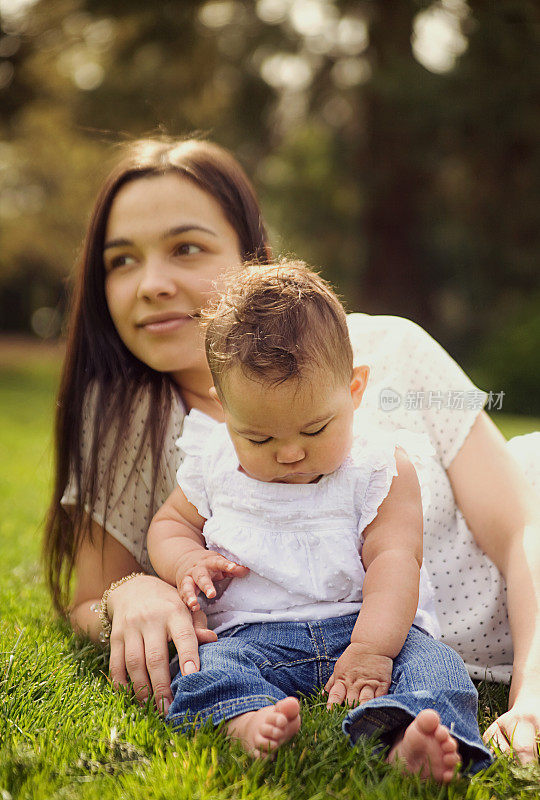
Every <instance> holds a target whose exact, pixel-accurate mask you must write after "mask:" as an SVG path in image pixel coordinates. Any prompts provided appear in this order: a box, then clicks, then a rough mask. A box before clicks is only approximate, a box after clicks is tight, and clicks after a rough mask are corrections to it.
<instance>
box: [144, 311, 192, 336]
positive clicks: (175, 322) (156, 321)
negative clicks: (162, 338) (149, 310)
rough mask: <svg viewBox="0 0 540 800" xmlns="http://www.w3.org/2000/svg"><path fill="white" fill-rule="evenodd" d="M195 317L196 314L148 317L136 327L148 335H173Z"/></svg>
mask: <svg viewBox="0 0 540 800" xmlns="http://www.w3.org/2000/svg"><path fill="white" fill-rule="evenodd" d="M197 317H198V314H197V315H195V314H193V315H190V314H181V315H176V314H175V315H174V316H163V317H149V318H148V319H147V320H143V321H142V322H140V323H139V324H138V326H137V327H139V328H144V330H145V331H147V332H148V333H173V332H174V331H177V330H179V329H180V328H182V327H183V326H184V325H187V323H188V322H192V321H193V320H194V319H196V318H197Z"/></svg>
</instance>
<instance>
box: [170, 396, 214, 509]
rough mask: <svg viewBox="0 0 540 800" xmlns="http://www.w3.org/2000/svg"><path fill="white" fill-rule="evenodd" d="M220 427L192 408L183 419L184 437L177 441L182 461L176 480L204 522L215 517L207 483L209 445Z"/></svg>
mask: <svg viewBox="0 0 540 800" xmlns="http://www.w3.org/2000/svg"><path fill="white" fill-rule="evenodd" d="M217 425H218V423H217V422H215V420H213V419H211V417H208V416H206V414H203V413H202V412H200V411H197V410H196V409H192V410H191V411H190V412H189V414H188V416H187V417H186V418H185V420H184V427H183V430H182V435H181V436H180V438H179V439H177V441H176V446H177V447H178V449H179V450H180V457H181V458H182V463H181V464H180V466H179V468H178V471H177V473H176V481H177V483H178V485H179V486H180V488H181V489H182V491H183V492H184V494H185V496H186V497H187V499H188V500H189V502H190V503H192V505H194V506H195V508H196V509H197V511H198V512H199V514H200V515H201V517H204V518H205V519H208V518H209V517H211V516H212V514H211V511H210V503H209V499H208V491H207V480H206V470H207V461H208V442H209V440H210V437H211V436H212V433H213V432H214V431H215V430H216V426H217Z"/></svg>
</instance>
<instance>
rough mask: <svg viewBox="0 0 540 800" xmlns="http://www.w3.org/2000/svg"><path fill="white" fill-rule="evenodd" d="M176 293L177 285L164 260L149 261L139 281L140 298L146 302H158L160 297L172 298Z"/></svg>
mask: <svg viewBox="0 0 540 800" xmlns="http://www.w3.org/2000/svg"><path fill="white" fill-rule="evenodd" d="M176 291H177V286H176V283H175V281H174V279H173V277H172V275H171V274H170V272H169V270H168V269H167V265H166V264H165V263H164V262H163V260H161V259H159V258H153V259H148V261H147V262H146V263H145V264H144V266H143V270H142V274H141V279H140V281H139V287H138V291H137V295H138V297H139V298H140V299H145V300H157V299H158V298H160V297H172V296H173V295H174V294H176Z"/></svg>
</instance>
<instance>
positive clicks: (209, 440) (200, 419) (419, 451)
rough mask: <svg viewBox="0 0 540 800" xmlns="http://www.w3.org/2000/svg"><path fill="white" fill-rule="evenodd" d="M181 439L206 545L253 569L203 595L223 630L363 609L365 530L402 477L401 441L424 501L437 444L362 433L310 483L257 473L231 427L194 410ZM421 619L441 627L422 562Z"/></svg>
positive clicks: (185, 479)
mask: <svg viewBox="0 0 540 800" xmlns="http://www.w3.org/2000/svg"><path fill="white" fill-rule="evenodd" d="M177 445H178V447H179V448H180V449H181V450H182V451H183V453H184V459H183V461H182V464H181V466H180V468H179V469H178V472H177V481H178V484H179V486H180V487H181V489H182V491H183V492H184V494H185V495H186V497H187V499H188V500H189V502H190V503H192V504H193V505H194V506H195V507H196V508H197V510H198V512H199V514H200V515H201V516H202V517H204V518H205V519H206V522H205V525H204V528H203V535H204V538H205V541H206V545H207V547H208V549H209V550H216V551H217V552H219V553H222V554H223V555H224V556H226V557H227V558H230V559H231V560H233V561H236V562H237V563H239V564H243V565H244V566H246V567H248V568H249V570H250V572H249V574H248V575H247V576H246V577H245V578H233V579H230V578H229V579H225V580H224V581H220V582H216V589H217V592H218V594H217V597H216V598H214V599H213V600H208V599H206V598H205V597H204V595H201V596H200V603H201V607H202V608H203V610H204V611H205V612H206V614H207V615H208V622H209V626H210V627H211V628H213V629H214V630H215V631H216V632H217V633H220V632H222V631H224V630H226V629H227V628H230V627H231V626H234V625H240V624H244V623H249V622H277V621H286V620H289V621H291V620H295V621H300V620H317V619H326V618H328V617H337V616H343V615H346V614H353V613H358V611H359V610H360V608H361V605H362V584H363V581H364V577H365V571H364V567H363V565H362V560H361V552H362V544H363V537H362V531H363V530H364V528H366V526H367V525H369V523H370V522H371V521H372V520H373V519H374V518H375V516H376V515H377V510H378V508H379V506H380V505H381V503H382V501H383V500H384V498H385V497H386V496H387V494H388V492H389V490H390V485H391V483H392V479H393V478H394V476H395V475H397V470H396V460H395V448H396V446H397V445H399V446H401V447H403V449H404V450H405V451H406V452H407V455H408V456H409V458H410V459H411V461H412V463H413V464H414V466H415V468H416V470H417V473H418V476H419V481H420V486H421V489H422V503H423V506H424V509H425V506H426V500H427V498H426V493H425V488H424V486H423V484H422V464H423V461H424V460H425V459H426V458H428V457H431V455H432V454H433V450H432V448H431V445H430V443H429V440H428V439H427V438H426V437H423V436H422V435H419V434H413V433H410V432H409V431H395V432H392V433H388V432H383V431H380V430H373V429H370V430H366V431H364V432H363V433H356V434H355V437H354V441H353V446H352V449H351V453H350V455H349V456H348V457H347V459H346V460H345V461H344V463H343V464H342V465H341V466H340V467H339V468H338V469H337V470H336V471H335V472H333V473H331V474H330V475H324V476H323V477H322V478H320V480H319V481H318V482H317V483H308V484H288V483H264V482H262V481H257V480H255V479H254V478H250V477H249V476H248V475H246V474H245V473H244V472H242V471H241V470H240V469H239V463H238V457H237V455H236V451H235V450H234V447H233V444H232V442H231V440H230V438H229V434H228V432H227V428H226V426H225V425H224V424H219V423H217V422H216V421H215V420H213V419H211V418H210V417H208V416H206V415H205V414H203V413H201V412H200V411H197V410H192V411H191V412H190V414H189V415H188V416H187V417H186V419H185V422H184V428H183V432H182V436H181V437H180V438H179V439H178V441H177ZM414 624H415V625H418V626H420V627H421V628H423V629H424V630H426V631H428V632H429V633H431V634H432V635H433V636H438V634H439V626H438V623H437V618H436V615H435V611H434V604H433V599H432V591H431V586H430V582H429V578H428V575H427V572H426V570H425V567H422V571H421V580H420V601H419V604H418V611H417V614H416V617H415V620H414Z"/></svg>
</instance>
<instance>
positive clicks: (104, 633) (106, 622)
mask: <svg viewBox="0 0 540 800" xmlns="http://www.w3.org/2000/svg"><path fill="white" fill-rule="evenodd" d="M145 574H146V573H145V572H132V573H131V575H124V577H123V578H120V580H119V581H113V582H112V583H111V585H110V586H109V588H108V589H105V591H104V592H103V597H102V598H101V603H100V604H99V606H97V603H95V604H94V605H93V606H92V609H93V610H94V611H97V613H98V616H99V619H100V621H101V633H100V634H99V641H100V642H103V643H105V642H108V641H109V639H110V636H111V629H112V624H111V618H110V616H109V609H108V607H107V601H108V599H109V595H110V593H111V592H114V590H115V589H117V588H118V587H119V586H121V585H122V584H123V583H126V582H127V581H130V580H131V579H132V578H138V577H139V575H145Z"/></svg>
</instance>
